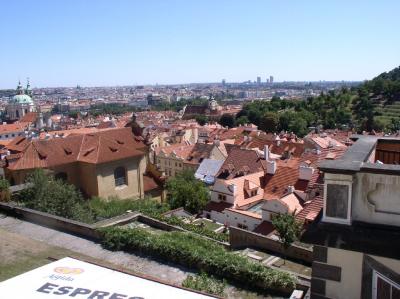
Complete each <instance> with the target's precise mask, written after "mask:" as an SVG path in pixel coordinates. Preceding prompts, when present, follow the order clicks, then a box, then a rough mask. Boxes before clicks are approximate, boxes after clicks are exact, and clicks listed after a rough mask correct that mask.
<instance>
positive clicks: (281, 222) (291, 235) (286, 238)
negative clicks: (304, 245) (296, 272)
mask: <svg viewBox="0 0 400 299" xmlns="http://www.w3.org/2000/svg"><path fill="white" fill-rule="evenodd" d="M272 225H273V226H274V228H275V229H276V231H277V232H278V234H279V240H280V241H281V244H282V247H283V251H284V252H286V250H287V249H288V248H289V247H290V246H291V245H292V243H293V242H295V241H296V240H298V238H299V236H300V233H301V230H302V224H301V223H300V222H298V221H297V220H296V218H295V217H294V213H293V215H291V214H278V215H276V216H274V217H273V218H272ZM283 262H284V263H285V259H284V260H283Z"/></svg>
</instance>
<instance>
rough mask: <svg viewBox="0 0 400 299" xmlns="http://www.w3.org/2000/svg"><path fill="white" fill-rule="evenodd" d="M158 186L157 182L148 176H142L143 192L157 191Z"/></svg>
mask: <svg viewBox="0 0 400 299" xmlns="http://www.w3.org/2000/svg"><path fill="white" fill-rule="evenodd" d="M158 187H159V186H158V184H157V182H156V181H155V180H154V179H153V178H152V177H151V176H149V175H145V174H144V175H143V189H144V191H145V192H148V191H151V190H154V189H157V188H158Z"/></svg>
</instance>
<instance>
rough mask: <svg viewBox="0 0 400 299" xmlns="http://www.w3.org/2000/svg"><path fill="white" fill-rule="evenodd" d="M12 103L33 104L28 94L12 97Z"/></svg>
mask: <svg viewBox="0 0 400 299" xmlns="http://www.w3.org/2000/svg"><path fill="white" fill-rule="evenodd" d="M10 103H13V104H33V101H32V98H31V97H30V96H28V95H27V94H17V95H15V96H13V97H12V99H11V101H10Z"/></svg>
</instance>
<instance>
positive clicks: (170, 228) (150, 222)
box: [137, 215, 185, 231]
mask: <svg viewBox="0 0 400 299" xmlns="http://www.w3.org/2000/svg"><path fill="white" fill-rule="evenodd" d="M137 220H138V221H139V222H142V223H145V224H147V225H149V226H152V227H155V228H158V229H161V230H166V231H185V230H184V229H183V228H181V227H178V226H174V225H170V224H168V223H165V222H162V221H160V220H157V219H154V218H151V217H149V216H145V215H139V216H138V219H137Z"/></svg>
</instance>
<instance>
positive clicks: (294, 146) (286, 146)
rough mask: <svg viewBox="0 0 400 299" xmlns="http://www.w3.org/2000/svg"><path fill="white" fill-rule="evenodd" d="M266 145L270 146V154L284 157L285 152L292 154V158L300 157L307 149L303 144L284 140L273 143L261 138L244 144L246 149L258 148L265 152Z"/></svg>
mask: <svg viewBox="0 0 400 299" xmlns="http://www.w3.org/2000/svg"><path fill="white" fill-rule="evenodd" d="M265 145H268V148H269V150H270V152H271V153H273V154H276V155H283V154H284V153H285V152H290V153H291V156H292V157H300V156H301V154H302V153H303V152H304V148H305V146H304V144H303V143H298V142H289V141H282V140H281V141H271V140H264V139H261V138H260V137H255V138H252V139H251V140H250V141H247V142H245V143H244V144H243V146H245V147H246V148H258V149H260V150H263V149H264V146H265Z"/></svg>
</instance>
